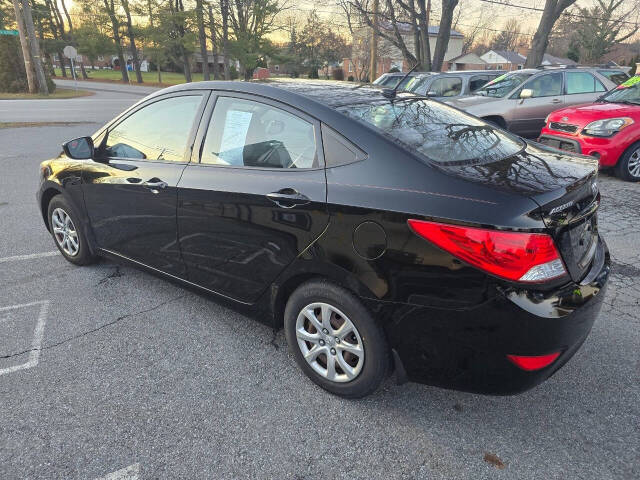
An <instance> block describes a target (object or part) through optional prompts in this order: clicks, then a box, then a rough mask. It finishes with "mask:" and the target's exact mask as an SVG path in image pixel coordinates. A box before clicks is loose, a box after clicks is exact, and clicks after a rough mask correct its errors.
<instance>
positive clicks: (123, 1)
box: [120, 0, 142, 83]
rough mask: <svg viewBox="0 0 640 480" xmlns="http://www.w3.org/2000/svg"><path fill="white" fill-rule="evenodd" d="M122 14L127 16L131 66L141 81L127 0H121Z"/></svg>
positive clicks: (137, 79)
mask: <svg viewBox="0 0 640 480" xmlns="http://www.w3.org/2000/svg"><path fill="white" fill-rule="evenodd" d="M120 3H121V5H122V8H123V10H124V14H125V15H126V16H127V33H128V35H129V46H130V48H131V56H132V57H133V68H134V69H135V71H136V81H137V82H138V83H142V72H141V71H140V59H139V58H138V49H137V48H136V35H135V32H134V31H133V24H132V23H131V10H130V9H129V0H121V2H120Z"/></svg>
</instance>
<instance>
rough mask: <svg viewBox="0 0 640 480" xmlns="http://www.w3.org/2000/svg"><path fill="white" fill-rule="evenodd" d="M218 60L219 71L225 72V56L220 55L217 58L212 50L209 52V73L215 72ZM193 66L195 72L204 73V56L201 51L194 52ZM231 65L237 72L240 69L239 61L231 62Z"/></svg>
mask: <svg viewBox="0 0 640 480" xmlns="http://www.w3.org/2000/svg"><path fill="white" fill-rule="evenodd" d="M216 60H217V62H218V71H219V72H222V71H223V70H224V55H222V54H221V53H220V54H218V57H217V58H216V57H215V55H214V54H213V52H212V51H211V50H207V63H208V64H209V72H213V64H214V63H215V62H216ZM191 65H192V68H191V69H192V71H193V72H199V73H202V54H201V53H200V51H196V52H194V54H193V56H192V57H191ZM229 65H235V67H236V69H237V70H239V69H240V64H239V62H238V61H237V60H236V61H231V62H229Z"/></svg>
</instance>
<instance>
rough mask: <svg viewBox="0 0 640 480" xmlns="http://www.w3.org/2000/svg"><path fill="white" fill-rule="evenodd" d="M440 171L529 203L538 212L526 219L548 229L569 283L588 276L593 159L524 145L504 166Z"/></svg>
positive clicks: (593, 225)
mask: <svg viewBox="0 0 640 480" xmlns="http://www.w3.org/2000/svg"><path fill="white" fill-rule="evenodd" d="M444 170H447V171H448V172H449V173H450V174H454V175H455V176H458V177H462V178H464V179H465V180H468V181H473V182H477V183H481V184H483V185H485V186H487V187H491V189H492V190H500V191H503V192H507V193H511V194H515V195H517V196H518V197H528V198H529V199H531V200H532V201H533V202H535V204H536V205H537V208H535V209H534V210H533V211H531V212H529V214H528V215H529V216H530V217H533V218H535V219H538V220H541V221H542V222H544V225H545V226H546V227H547V228H548V229H549V231H550V233H551V235H552V236H553V238H554V241H555V243H556V246H557V247H558V250H559V251H560V254H561V256H562V259H563V261H564V262H565V266H566V268H567V271H568V273H569V275H570V276H571V278H572V279H573V280H574V281H576V282H579V281H580V280H581V279H582V278H583V277H584V276H585V274H586V273H587V272H588V270H589V266H590V265H591V261H592V259H593V256H594V254H595V250H596V247H597V243H598V233H597V232H598V224H597V216H596V211H597V209H598V206H599V204H600V194H599V192H598V186H597V176H598V162H597V160H596V159H593V158H591V157H586V156H581V155H568V154H566V152H561V151H559V150H556V149H552V148H548V147H544V146H541V145H538V144H535V145H534V144H529V145H528V146H527V148H526V149H525V150H523V151H522V152H520V153H518V154H517V155H513V156H511V157H508V158H505V159H503V160H499V161H495V162H490V163H485V164H475V165H469V166H462V165H458V166H456V167H444Z"/></svg>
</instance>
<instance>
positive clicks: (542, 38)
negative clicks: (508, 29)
mask: <svg viewBox="0 0 640 480" xmlns="http://www.w3.org/2000/svg"><path fill="white" fill-rule="evenodd" d="M575 2H576V0H547V1H546V2H545V4H544V11H543V12H542V18H540V23H539V24H538V30H536V33H535V35H534V36H533V39H532V40H531V50H530V51H529V55H527V61H526V62H525V64H524V66H525V68H534V67H537V66H538V65H540V64H541V63H542V60H543V58H544V52H545V51H546V50H547V45H548V44H549V34H550V33H551V29H553V25H554V24H555V23H556V21H557V20H558V18H560V15H562V12H564V11H565V10H566V9H567V8H568V7H570V6H571V5H573V4H574V3H575Z"/></svg>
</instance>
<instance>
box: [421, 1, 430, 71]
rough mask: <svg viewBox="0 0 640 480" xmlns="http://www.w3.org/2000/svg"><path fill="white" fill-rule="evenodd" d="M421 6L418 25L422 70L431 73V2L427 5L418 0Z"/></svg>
mask: <svg viewBox="0 0 640 480" xmlns="http://www.w3.org/2000/svg"><path fill="white" fill-rule="evenodd" d="M418 5H419V6H420V16H419V17H418V18H419V19H418V25H419V26H420V53H421V54H422V59H421V61H420V63H421V64H422V68H423V69H424V70H425V71H427V72H430V71H431V45H429V15H430V13H431V0H428V1H427V2H426V4H425V0H418Z"/></svg>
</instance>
